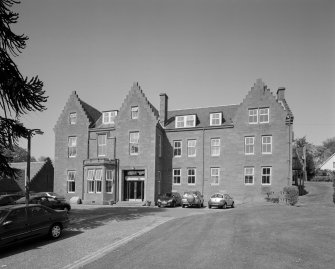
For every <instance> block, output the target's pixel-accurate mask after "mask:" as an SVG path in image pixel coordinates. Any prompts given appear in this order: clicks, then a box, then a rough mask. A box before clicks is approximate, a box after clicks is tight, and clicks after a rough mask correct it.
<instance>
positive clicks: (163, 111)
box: [159, 93, 168, 127]
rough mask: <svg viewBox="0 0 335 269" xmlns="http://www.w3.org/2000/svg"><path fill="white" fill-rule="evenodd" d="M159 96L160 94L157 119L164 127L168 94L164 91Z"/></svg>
mask: <svg viewBox="0 0 335 269" xmlns="http://www.w3.org/2000/svg"><path fill="white" fill-rule="evenodd" d="M159 96H160V110H159V120H160V122H161V124H162V126H163V127H164V126H165V123H166V120H167V113H168V96H167V95H166V94H165V93H161V94H160V95H159Z"/></svg>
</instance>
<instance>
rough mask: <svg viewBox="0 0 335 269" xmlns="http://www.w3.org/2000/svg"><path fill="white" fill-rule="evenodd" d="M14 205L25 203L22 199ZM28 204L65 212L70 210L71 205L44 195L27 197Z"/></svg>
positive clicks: (24, 199)
mask: <svg viewBox="0 0 335 269" xmlns="http://www.w3.org/2000/svg"><path fill="white" fill-rule="evenodd" d="M15 203H16V204H25V203H26V198H25V197H22V198H21V199H19V200H17V201H16V202H15ZM29 204H41V205H44V206H47V207H50V208H52V209H61V210H66V211H70V210H71V205H70V204H69V203H68V202H67V201H66V200H65V199H64V200H63V199H58V198H53V197H50V196H46V195H38V194H35V195H31V196H30V197H29Z"/></svg>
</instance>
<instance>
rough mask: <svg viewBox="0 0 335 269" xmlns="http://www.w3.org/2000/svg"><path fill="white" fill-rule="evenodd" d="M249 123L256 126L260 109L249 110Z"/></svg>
mask: <svg viewBox="0 0 335 269" xmlns="http://www.w3.org/2000/svg"><path fill="white" fill-rule="evenodd" d="M249 123H250V124H256V123H258V109H257V108H254V109H249Z"/></svg>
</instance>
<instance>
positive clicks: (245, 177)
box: [54, 79, 293, 204]
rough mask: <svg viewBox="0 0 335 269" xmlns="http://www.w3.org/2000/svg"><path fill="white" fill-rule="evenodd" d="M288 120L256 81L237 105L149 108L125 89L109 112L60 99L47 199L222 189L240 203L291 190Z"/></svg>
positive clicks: (143, 197)
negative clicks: (52, 175) (52, 177)
mask: <svg viewBox="0 0 335 269" xmlns="http://www.w3.org/2000/svg"><path fill="white" fill-rule="evenodd" d="M292 125H293V114H292V112H291V110H290V109H289V106H288V104H287V102H286V100H285V88H279V89H278V91H277V96H274V94H273V93H272V92H271V91H270V90H269V89H267V87H266V86H265V85H264V83H263V82H262V80H260V79H258V80H257V81H256V83H255V84H254V86H253V87H252V88H251V90H250V91H249V92H248V94H247V95H246V97H245V98H244V100H243V101H242V103H241V104H239V105H228V106H216V107H207V108H191V109H183V110H175V111H170V110H169V109H168V96H167V95H166V94H161V95H160V109H159V111H158V110H157V109H156V108H155V107H154V106H153V105H152V104H151V103H150V102H149V101H148V99H147V98H146V97H145V95H144V93H143V91H142V89H141V88H140V86H139V85H138V84H137V83H135V84H134V85H133V86H132V88H131V90H130V92H129V93H128V95H127V96H126V98H125V100H124V102H123V104H122V105H121V108H120V109H119V110H116V109H111V110H109V111H102V112H99V111H98V110H97V109H95V108H93V107H91V106H90V105H88V104H87V103H85V102H83V101H82V100H81V99H80V98H79V97H78V95H77V93H76V92H72V94H71V95H70V97H69V99H68V101H67V103H66V105H65V107H64V109H63V111H62V113H61V115H60V117H59V119H58V121H57V123H56V125H55V128H54V131H55V185H54V189H55V191H56V192H59V193H60V194H63V195H65V196H66V197H67V198H71V197H72V196H78V197H80V198H81V199H82V200H83V202H84V203H89V204H94V203H95V204H107V203H109V202H110V201H113V202H120V201H129V202H131V201H156V199H157V196H158V195H159V194H160V193H164V192H169V191H177V192H180V193H183V192H184V191H186V190H199V191H200V192H201V193H203V195H204V197H205V200H207V199H208V198H209V196H210V195H211V194H212V193H214V192H218V191H227V192H229V193H231V194H232V196H233V197H234V198H235V200H237V201H240V202H246V201H252V200H255V199H264V195H265V193H266V192H269V191H281V190H282V189H283V187H284V186H287V185H291V184H292Z"/></svg>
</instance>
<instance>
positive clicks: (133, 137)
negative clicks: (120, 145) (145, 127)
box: [129, 132, 140, 155]
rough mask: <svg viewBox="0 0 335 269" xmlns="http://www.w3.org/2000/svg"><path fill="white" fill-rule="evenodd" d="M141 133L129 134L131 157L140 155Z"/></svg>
mask: <svg viewBox="0 0 335 269" xmlns="http://www.w3.org/2000/svg"><path fill="white" fill-rule="evenodd" d="M139 139H140V132H130V133H129V153H130V155H138V153H139Z"/></svg>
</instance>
